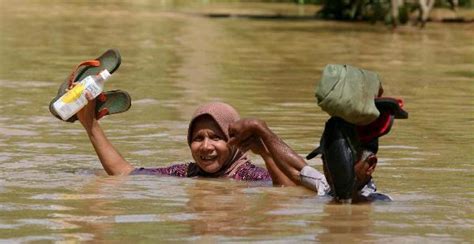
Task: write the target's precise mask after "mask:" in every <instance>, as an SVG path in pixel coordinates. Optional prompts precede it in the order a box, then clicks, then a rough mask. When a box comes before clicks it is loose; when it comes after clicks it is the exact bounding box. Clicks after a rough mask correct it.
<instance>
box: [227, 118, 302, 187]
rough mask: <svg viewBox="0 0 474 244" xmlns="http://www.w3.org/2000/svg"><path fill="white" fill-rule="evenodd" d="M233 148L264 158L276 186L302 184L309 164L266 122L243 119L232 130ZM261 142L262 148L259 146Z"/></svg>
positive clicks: (230, 133)
mask: <svg viewBox="0 0 474 244" xmlns="http://www.w3.org/2000/svg"><path fill="white" fill-rule="evenodd" d="M229 135H230V137H231V139H230V140H229V144H230V145H235V146H237V147H240V148H243V150H248V149H251V150H252V151H254V152H255V153H257V154H259V155H261V156H262V158H263V159H264V161H265V164H266V166H267V169H268V171H269V172H270V175H271V176H272V180H273V181H274V183H275V184H281V185H299V184H301V180H300V174H299V173H300V171H301V169H303V167H305V166H306V165H307V164H306V162H305V161H304V159H303V158H302V157H300V156H299V155H298V154H297V153H296V152H295V151H293V150H292V149H291V148H290V147H289V146H288V145H286V143H284V142H283V140H281V139H280V138H279V137H278V136H277V135H276V134H275V133H273V131H271V130H270V128H268V126H267V125H266V123H265V122H264V121H261V120H257V119H242V120H240V121H238V122H236V123H234V124H232V125H231V126H230V127H229ZM259 142H260V145H259Z"/></svg>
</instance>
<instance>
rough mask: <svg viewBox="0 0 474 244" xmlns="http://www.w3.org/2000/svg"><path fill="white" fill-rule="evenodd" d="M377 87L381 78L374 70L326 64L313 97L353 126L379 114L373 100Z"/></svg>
mask: <svg viewBox="0 0 474 244" xmlns="http://www.w3.org/2000/svg"><path fill="white" fill-rule="evenodd" d="M380 88H381V81H380V78H379V76H378V75H377V73H375V72H371V71H367V70H364V69H360V68H356V67H353V66H350V65H342V64H328V65H326V67H325V68H324V71H323V76H322V78H321V81H320V82H319V84H318V86H317V87H316V98H317V99H318V105H319V106H320V107H321V108H322V109H323V110H324V111H326V112H327V113H328V114H329V115H331V116H333V117H339V118H342V119H344V120H345V121H347V122H349V123H352V124H355V125H367V124H370V123H371V122H373V121H374V120H375V119H377V118H378V117H379V115H380V112H379V110H378V109H377V107H376V106H375V102H374V99H375V98H376V97H377V96H378V95H379V90H380Z"/></svg>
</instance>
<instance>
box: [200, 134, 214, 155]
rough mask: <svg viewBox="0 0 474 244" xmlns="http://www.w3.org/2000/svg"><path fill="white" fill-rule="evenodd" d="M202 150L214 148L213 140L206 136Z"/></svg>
mask: <svg viewBox="0 0 474 244" xmlns="http://www.w3.org/2000/svg"><path fill="white" fill-rule="evenodd" d="M201 150H203V151H206V152H207V151H212V150H213V146H212V142H211V140H210V139H209V138H207V137H206V138H204V140H203V141H202V145H201Z"/></svg>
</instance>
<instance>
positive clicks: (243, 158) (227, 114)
mask: <svg viewBox="0 0 474 244" xmlns="http://www.w3.org/2000/svg"><path fill="white" fill-rule="evenodd" d="M203 115H208V116H210V117H211V118H212V119H214V121H215V122H216V123H217V125H218V126H219V128H220V129H221V130H222V132H223V133H224V135H225V139H226V141H229V139H230V137H229V130H228V129H229V125H230V124H231V123H233V122H236V121H238V120H239V119H240V116H239V113H238V112H237V110H235V109H234V108H233V107H232V106H230V105H229V104H226V103H221V102H213V103H208V104H204V105H202V106H200V107H198V108H197V109H196V111H194V114H193V116H192V118H191V121H190V122H189V127H188V145H189V146H191V140H192V138H191V137H192V129H193V124H194V122H195V121H196V119H197V118H199V117H201V116H203ZM248 161H249V159H248V158H247V155H246V154H245V153H242V152H241V151H240V150H238V149H237V148H231V153H230V157H229V158H228V159H227V161H226V162H225V163H224V165H223V166H222V168H221V169H220V170H219V171H217V172H215V173H207V172H205V171H203V170H202V169H200V168H199V167H198V166H197V164H196V167H195V168H189V169H188V170H189V172H188V175H202V176H208V177H220V176H225V177H232V176H233V175H234V174H235V173H236V171H237V169H238V168H239V167H240V166H241V165H243V164H245V163H246V162H248Z"/></svg>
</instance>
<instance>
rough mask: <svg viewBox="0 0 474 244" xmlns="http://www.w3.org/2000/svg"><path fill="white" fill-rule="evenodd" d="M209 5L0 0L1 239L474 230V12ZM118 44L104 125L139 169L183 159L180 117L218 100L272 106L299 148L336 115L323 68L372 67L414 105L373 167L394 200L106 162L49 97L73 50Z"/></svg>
mask: <svg viewBox="0 0 474 244" xmlns="http://www.w3.org/2000/svg"><path fill="white" fill-rule="evenodd" d="M191 2H194V3H191ZM213 2H214V1H146V0H141V1H131V0H130V1H79V0H74V1H54V0H51V1H49V0H48V1H42V0H41V1H40V0H37V1H33V0H32V1H26V0H19V1H6V0H1V1H0V114H1V115H0V242H4V241H6V242H27V241H53V242H55V241H103V240H115V241H118V242H123V243H130V242H135V241H149V242H155V241H176V242H195V241H196V242H202V243H208V242H211V243H212V242H240V241H244V242H253V241H271V242H273V241H276V242H278V243H287V242H304V241H310V242H323V243H325V242H333V243H339V242H347V241H350V242H354V243H358V242H370V243H372V242H375V243H386V242H388V243H428V242H429V243H463V242H464V243H470V242H473V240H474V237H473V235H474V234H473V233H474V232H473V230H474V211H473V208H474V207H473V206H474V195H473V194H474V171H473V170H474V150H473V149H474V148H473V145H474V125H473V124H474V41H473V37H474V25H473V24H454V23H453V24H447V23H428V25H427V26H426V28H425V29H423V30H420V29H418V28H416V27H413V26H410V25H408V26H403V27H401V28H399V29H398V30H396V31H391V30H390V29H389V28H388V27H387V26H384V25H382V24H376V25H371V24H367V23H348V22H344V23H340V22H331V21H318V20H308V19H305V18H301V19H299V18H290V19H271V18H267V19H265V18H241V17H232V16H231V17H224V18H211V17H209V16H206V14H209V13H213V14H219V13H232V14H253V15H268V14H270V15H271V14H281V15H291V16H308V15H312V14H313V13H314V11H316V7H314V6H299V5H294V4H277V3H236V2H228V3H213ZM108 48H118V49H119V50H120V53H121V55H122V65H121V67H120V68H119V70H118V71H116V72H115V73H114V74H113V75H112V78H111V79H110V80H109V81H107V84H106V89H110V90H112V89H123V90H126V91H128V92H129V93H130V95H131V96H132V99H133V103H132V107H131V109H130V110H129V111H128V112H127V113H124V114H119V115H113V116H110V117H106V118H104V119H103V120H102V126H103V128H104V129H105V131H106V133H107V135H108V136H109V138H110V140H111V141H112V142H113V143H114V145H115V146H116V147H117V149H118V150H119V151H120V152H121V153H122V154H123V156H124V157H125V158H126V159H127V160H129V161H130V162H131V163H132V164H133V165H135V166H137V167H139V166H143V167H153V166H166V165H170V164H172V163H179V162H188V161H190V160H191V155H190V153H189V149H188V146H187V144H186V130H187V126H188V124H187V123H188V120H189V118H190V116H191V113H192V111H193V110H194V109H195V108H196V106H197V105H198V104H200V103H203V102H209V101H223V102H227V103H230V104H232V105H234V106H235V107H236V108H237V109H238V110H239V111H240V113H241V115H242V116H243V117H258V118H261V119H263V120H265V121H266V122H267V124H268V125H269V126H270V127H271V128H272V129H273V130H274V131H275V132H276V133H277V134H278V135H280V136H281V137H282V138H283V139H284V140H285V141H286V142H287V143H288V144H289V145H291V146H292V147H293V148H294V149H295V151H296V152H298V153H299V154H301V155H302V156H305V155H306V154H307V153H308V152H310V151H311V150H312V149H314V147H315V146H316V145H317V144H318V143H319V137H320V135H321V133H322V130H323V126H324V122H325V121H326V120H327V119H328V115H327V114H326V113H325V112H323V111H321V109H320V108H319V107H318V106H317V104H316V99H315V97H314V90H315V86H316V84H317V82H318V81H319V79H320V77H321V72H322V70H323V68H324V66H325V65H326V64H329V63H345V64H352V65H355V66H358V67H362V68H365V69H369V70H372V71H375V72H377V73H379V75H380V76H381V77H382V79H383V87H384V89H385V93H384V94H385V95H386V96H391V97H401V98H403V99H404V101H405V109H406V110H407V111H408V112H409V115H410V117H409V119H408V120H397V121H395V124H394V126H393V127H392V131H391V133H390V134H389V135H387V136H384V137H382V138H381V140H380V149H379V153H378V158H379V164H378V166H377V170H376V173H375V181H376V183H377V187H378V189H379V191H381V192H384V193H387V194H389V195H391V196H392V198H393V199H394V201H393V202H391V203H373V204H362V205H335V204H331V203H330V199H329V198H325V197H317V196H316V194H315V193H313V192H311V191H309V190H306V189H304V188H302V187H283V188H282V187H271V186H266V185H263V186H262V185H252V184H249V183H242V182H235V181H231V180H219V179H214V180H209V179H179V178H173V177H154V176H129V177H109V176H107V175H105V174H104V171H103V170H102V168H101V166H100V163H99V161H98V159H97V156H96V155H95V153H94V151H93V148H92V146H91V145H90V143H89V141H88V139H87V137H86V134H85V132H84V131H83V129H82V127H81V126H80V125H79V123H74V124H69V123H64V122H61V121H59V120H57V119H56V118H54V117H53V116H51V114H50V113H49V111H48V104H49V101H50V100H51V99H52V97H54V95H55V94H56V91H57V88H58V86H59V84H60V83H62V82H63V80H64V79H65V78H66V76H67V75H68V74H69V72H70V71H71V70H72V69H73V67H74V66H75V65H76V64H77V63H78V62H80V61H82V60H85V59H90V58H94V57H97V56H98V55H100V54H101V53H102V52H104V51H105V50H107V49H108ZM251 158H252V159H253V161H254V163H255V164H258V165H261V166H263V165H264V163H263V161H262V160H261V159H259V158H258V157H256V156H255V155H251ZM308 164H310V165H312V166H314V167H316V168H317V169H321V161H320V159H313V160H310V161H308Z"/></svg>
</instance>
